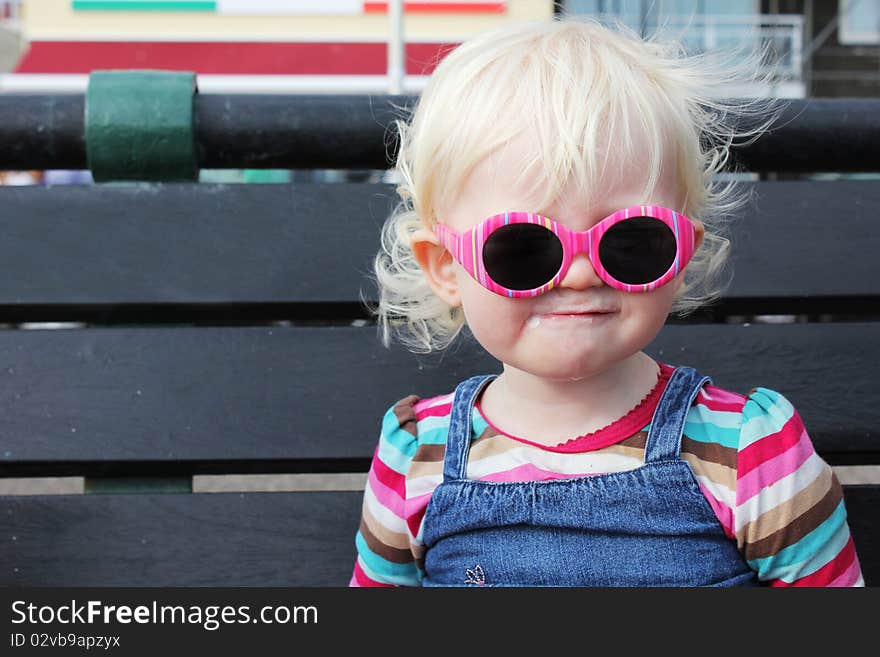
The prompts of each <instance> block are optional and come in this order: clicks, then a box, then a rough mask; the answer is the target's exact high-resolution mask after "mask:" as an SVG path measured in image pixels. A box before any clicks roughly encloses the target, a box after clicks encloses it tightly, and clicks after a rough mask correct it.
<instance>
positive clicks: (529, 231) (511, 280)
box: [483, 224, 562, 290]
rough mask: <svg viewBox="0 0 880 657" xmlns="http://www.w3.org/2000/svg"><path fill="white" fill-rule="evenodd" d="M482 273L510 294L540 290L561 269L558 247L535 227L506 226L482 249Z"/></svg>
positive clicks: (550, 235)
mask: <svg viewBox="0 0 880 657" xmlns="http://www.w3.org/2000/svg"><path fill="white" fill-rule="evenodd" d="M483 264H484V265H485V267H486V273H487V274H489V276H490V277H491V278H492V280H494V281H495V282H496V283H498V284H499V285H503V286H504V287H506V288H509V289H511V290H533V289H535V288H537V287H541V286H542V285H544V284H545V283H547V282H548V281H550V280H552V278H553V277H554V276H555V275H556V273H557V272H558V271H559V268H560V267H561V266H562V243H561V242H560V241H559V238H557V237H556V235H554V234H553V233H552V232H550V231H549V230H548V229H546V228H544V227H543V226H539V225H537V224H509V225H507V226H502V227H501V228H499V229H497V230H496V231H494V232H493V233H492V234H491V235H489V237H488V239H486V243H485V244H484V245H483Z"/></svg>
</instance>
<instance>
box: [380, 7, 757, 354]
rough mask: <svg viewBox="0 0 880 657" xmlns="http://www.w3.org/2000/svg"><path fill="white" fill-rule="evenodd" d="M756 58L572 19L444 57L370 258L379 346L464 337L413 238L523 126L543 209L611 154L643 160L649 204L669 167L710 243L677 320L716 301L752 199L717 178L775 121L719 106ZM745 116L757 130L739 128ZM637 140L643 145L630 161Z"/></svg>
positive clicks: (684, 207)
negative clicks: (738, 211)
mask: <svg viewBox="0 0 880 657" xmlns="http://www.w3.org/2000/svg"><path fill="white" fill-rule="evenodd" d="M759 56H760V54H758V55H756V56H751V57H742V56H739V57H738V60H737V63H736V64H731V61H730V59H722V60H719V59H718V57H717V55H716V56H712V55H698V56H688V55H686V54H685V53H684V52H683V49H682V47H681V45H680V44H678V43H677V42H675V41H664V40H660V39H659V38H656V37H650V38H647V39H642V38H640V37H638V36H637V35H636V34H634V33H632V32H631V31H629V30H628V29H627V28H625V27H623V26H621V25H617V26H614V27H608V26H603V25H600V24H599V23H598V22H595V21H585V20H568V19H565V20H555V21H550V22H545V23H540V24H529V25H519V26H515V27H513V28H505V29H502V30H497V31H494V32H489V33H485V34H482V35H480V36H478V37H475V38H473V39H471V40H469V41H466V42H465V43H463V44H462V45H460V46H459V47H458V48H456V49H455V50H454V51H452V53H450V54H449V55H448V56H447V57H446V58H445V59H444V60H443V61H441V62H440V64H439V65H438V66H437V68H436V70H435V71H434V73H433V74H432V76H431V78H430V79H429V81H428V84H427V85H426V87H425V89H424V91H423V92H422V94H421V97H420V99H419V102H418V105H417V108H416V110H415V112H414V114H413V115H412V119H411V121H410V122H406V121H398V122H397V128H398V131H399V137H400V149H399V152H398V156H397V162H396V171H397V173H398V175H399V177H400V180H401V182H400V184H399V185H398V187H397V193H398V195H399V197H400V203H399V205H398V207H397V208H396V209H395V211H394V212H393V214H392V215H391V216H390V217H389V218H388V219H387V221H386V222H385V225H384V227H383V229H382V234H381V248H380V251H379V253H378V254H377V256H376V258H375V260H374V272H375V277H376V282H377V284H378V287H379V293H380V296H379V304H378V306H377V307H376V308H375V309H373V312H374V314H375V315H376V316H377V320H378V328H379V334H380V338H381V340H382V342H383V344H385V346H389V344H390V342H391V340H392V338H393V337H397V338H398V340H399V341H400V342H402V343H403V344H405V345H406V346H407V347H408V348H409V349H410V350H411V351H414V352H429V351H433V350H436V349H443V348H445V347H446V346H448V345H449V344H450V343H451V342H452V341H453V340H454V339H455V337H456V336H457V335H458V334H459V332H460V331H461V329H462V327H463V325H464V314H463V312H462V309H461V307H450V306H449V305H448V304H446V303H445V302H444V301H442V300H441V299H440V298H438V297H437V296H436V295H435V294H434V293H433V291H432V290H431V288H430V286H429V285H428V282H427V280H426V278H425V276H424V274H423V272H422V270H421V268H420V267H419V265H418V262H417V261H416V259H415V257H414V255H413V252H412V248H411V236H412V233H413V232H414V231H415V230H417V229H419V228H423V227H433V226H434V224H435V222H436V220H437V217H438V209H440V208H442V206H443V204H444V203H447V202H449V200H450V199H454V198H455V197H456V195H457V194H458V193H459V192H460V190H461V189H462V186H463V184H464V182H465V180H466V178H467V176H468V175H469V173H470V172H471V170H472V169H473V167H474V166H476V165H477V164H478V163H479V162H481V161H482V160H483V159H484V158H486V157H487V156H488V155H490V154H491V153H493V152H494V151H496V150H497V149H499V148H500V147H502V146H504V145H505V144H506V143H508V142H509V141H510V140H512V139H513V138H514V137H516V136H517V135H519V134H522V133H524V132H525V131H529V133H530V134H531V135H532V136H533V137H534V138H535V140H536V143H537V144H538V152H536V153H535V154H534V159H533V161H531V162H530V167H529V169H535V170H537V172H538V174H539V175H537V176H536V178H537V179H538V180H539V183H538V184H539V186H540V188H541V189H546V199H545V200H547V201H551V200H552V199H553V198H555V196H556V195H558V193H559V192H560V190H561V189H562V187H563V186H564V185H565V184H566V182H567V181H569V180H575V181H577V182H578V183H579V186H580V187H582V188H583V189H584V190H586V191H587V192H588V193H589V190H591V189H594V188H595V187H596V186H597V185H598V184H599V183H600V182H601V179H602V175H603V172H604V171H606V169H607V167H608V166H609V157H610V155H611V154H612V152H613V154H614V157H613V158H611V159H612V160H616V161H617V163H618V166H621V165H622V163H625V162H633V161H637V162H639V165H640V168H641V169H642V170H644V171H646V172H647V173H648V178H647V181H646V189H645V193H646V198H648V197H649V195H650V193H651V192H652V191H653V189H654V188H655V186H656V184H657V183H658V178H659V175H660V171H661V164H662V163H663V162H668V161H669V160H670V157H672V158H674V160H675V162H676V167H677V168H676V170H675V172H674V174H675V176H674V177H675V179H676V181H677V184H678V185H679V189H678V192H679V197H680V198H679V201H680V203H681V207H679V208H676V209H678V210H679V211H680V212H683V213H685V214H687V215H688V216H690V217H691V218H694V219H699V220H700V221H702V222H703V224H704V226H705V236H704V239H703V243H702V245H701V246H700V248H699V249H698V251H697V253H696V254H695V255H694V257H693V259H692V260H691V262H690V264H689V265H688V267H687V269H686V273H685V279H684V283H683V285H682V286H681V288H680V289H679V291H678V293H677V296H676V299H675V301H674V302H673V305H672V312H674V313H677V314H679V315H686V314H688V313H690V312H692V311H693V310H695V309H696V308H698V307H700V306H702V305H705V304H707V303H709V302H711V301H713V300H715V299H717V298H718V296H719V295H720V294H721V292H722V291H723V288H724V287H726V284H727V282H728V280H727V277H725V274H726V268H725V264H726V262H727V260H728V256H729V250H730V246H729V240H728V238H727V236H726V234H727V231H728V228H729V223H730V219H731V212H732V210H733V209H734V208H736V207H738V206H739V205H741V204H742V203H743V202H744V201H745V200H746V199H745V196H744V195H743V194H742V193H741V192H740V191H739V189H738V187H736V186H735V184H734V182H732V181H728V182H726V183H723V182H721V181H719V180H717V179H715V174H717V173H719V172H721V171H722V170H723V169H724V168H725V167H726V165H727V163H728V158H729V149H730V147H731V145H732V144H733V143H734V142H735V141H736V140H741V139H744V138H755V137H756V136H757V135H759V134H760V133H761V132H762V131H764V130H765V129H766V128H767V127H768V126H769V125H770V123H771V121H772V120H773V117H772V116H770V114H771V113H770V112H769V109H770V107H769V102H768V101H767V100H764V101H761V100H758V99H755V100H750V101H724V100H721V98H720V97H721V93H722V92H723V91H725V90H726V89H729V87H728V86H727V85H730V84H731V83H736V82H740V83H741V82H744V81H745V82H749V81H762V80H763V79H766V77H768V76H767V75H766V74H765V76H764V77H763V78H762V77H761V76H760V74H759V73H758V72H757V71H758V68H759V67H758V65H757V64H758V59H757V57H759ZM754 117H759V118H762V120H760V121H757V122H756V121H755V120H754ZM768 117H769V118H768ZM743 119H749V121H746V123H748V124H750V125H751V127H748V126H745V127H743V126H742V125H741V124H742V123H743V121H742V120H743ZM635 135H643V136H645V137H646V139H642V140H639V139H634V136H635ZM645 141H646V142H647V150H646V151H638V152H637V151H636V150H635V149H637V148H641V147H643V144H644V142H645ZM619 155H622V156H623V157H618V156H619ZM536 209H539V208H536Z"/></svg>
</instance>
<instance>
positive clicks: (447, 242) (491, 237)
mask: <svg viewBox="0 0 880 657" xmlns="http://www.w3.org/2000/svg"><path fill="white" fill-rule="evenodd" d="M435 230H436V233H437V236H438V238H439V239H440V241H441V242H442V244H443V246H445V247H446V248H447V249H448V250H449V252H450V253H451V254H452V256H453V257H454V258H455V259H456V260H457V261H458V262H459V263H460V264H461V266H462V267H464V269H465V270H466V271H467V273H468V274H470V275H471V276H472V277H473V278H474V279H475V280H476V281H477V282H478V283H479V284H480V285H482V286H483V287H485V288H486V289H487V290H489V291H490V292H494V293H495V294H499V295H501V296H505V297H513V298H520V297H534V296H537V295H539V294H543V293H544V292H546V291H547V290H550V289H552V288H553V287H554V286H556V285H558V284H559V282H560V281H561V280H562V279H563V278H564V277H565V274H566V272H567V271H568V268H569V267H570V266H571V261H572V259H573V258H574V256H575V255H577V254H578V253H586V254H587V257H588V258H589V259H590V262H591V263H592V265H593V268H594V269H595V271H596V274H598V276H599V278H601V279H602V280H603V281H604V282H605V283H606V284H607V285H609V286H611V287H613V288H616V289H618V290H622V291H624V292H650V291H651V290H655V289H657V288H658V287H660V286H661V285H665V284H666V283H668V282H669V281H671V280H672V279H673V278H675V276H677V275H678V273H679V272H680V271H682V270H683V269H684V268H685V267H686V266H687V264H688V262H689V261H690V259H691V256H692V255H693V253H694V237H695V232H696V230H695V228H694V224H693V222H692V221H691V220H690V219H688V218H687V217H686V216H684V215H683V214H681V213H678V212H676V211H675V210H670V209H669V208H664V207H662V206H659V205H636V206H633V207H630V208H625V209H623V210H618V211H617V212H614V213H613V214H610V215H609V216H607V217H605V218H604V219H602V221H600V222H599V223H597V224H596V225H594V226H592V227H591V228H590V229H589V230H585V231H582V232H577V231H573V230H569V229H568V228H566V227H565V226H563V225H562V224H560V223H557V222H555V221H553V220H552V219H549V218H548V217H544V216H541V215H539V214H535V213H533V212H505V213H502V214H496V215H494V216H492V217H489V218H488V219H486V220H485V221H483V222H482V223H480V224H478V225H476V226H474V227H473V228H471V229H470V230H467V231H465V232H464V233H457V232H456V231H454V230H452V229H451V228H448V227H447V226H444V225H443V224H437V226H436V228H435Z"/></svg>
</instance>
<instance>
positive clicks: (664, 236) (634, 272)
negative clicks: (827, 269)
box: [599, 217, 676, 285]
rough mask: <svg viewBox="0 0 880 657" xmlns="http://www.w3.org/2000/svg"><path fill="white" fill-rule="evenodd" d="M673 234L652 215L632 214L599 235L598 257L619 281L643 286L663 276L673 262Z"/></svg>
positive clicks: (674, 245) (674, 248)
mask: <svg viewBox="0 0 880 657" xmlns="http://www.w3.org/2000/svg"><path fill="white" fill-rule="evenodd" d="M675 251H676V244H675V234H674V233H673V232H672V229H671V228H669V226H667V225H666V224H664V223H663V222H662V221H660V220H659V219H655V218H654V217H632V218H630V219H626V220H624V221H621V222H620V223H618V224H614V226H612V227H611V228H610V229H609V230H608V232H606V233H605V234H604V235H603V236H602V241H601V242H600V243H599V258H600V259H601V260H602V266H603V267H605V270H606V271H607V272H608V273H609V274H611V275H612V276H613V277H614V278H616V279H617V280H618V281H620V282H621V283H627V284H629V285H643V284H645V283H650V282H652V281H656V280H657V279H658V278H660V277H661V276H663V274H665V273H666V272H667V271H669V268H670V267H671V266H672V263H673V262H674V261H675Z"/></svg>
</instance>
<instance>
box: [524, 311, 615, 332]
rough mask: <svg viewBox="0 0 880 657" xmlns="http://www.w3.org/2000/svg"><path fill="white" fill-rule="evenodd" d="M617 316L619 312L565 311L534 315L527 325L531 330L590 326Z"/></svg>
mask: <svg viewBox="0 0 880 657" xmlns="http://www.w3.org/2000/svg"><path fill="white" fill-rule="evenodd" d="M616 314H617V311H605V310H593V311H581V310H578V311H563V312H553V313H543V314H537V315H532V316H531V318H529V321H528V323H527V325H528V326H529V327H530V328H537V327H539V326H548V327H551V326H558V327H563V326H590V325H596V324H602V323H604V322H607V321H609V320H610V319H611V318H613V317H614V316H615V315H616Z"/></svg>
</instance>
